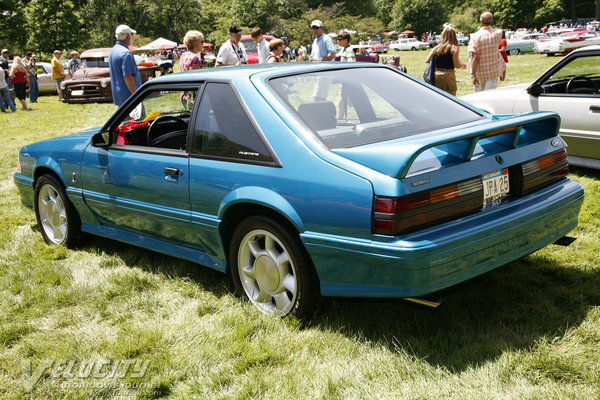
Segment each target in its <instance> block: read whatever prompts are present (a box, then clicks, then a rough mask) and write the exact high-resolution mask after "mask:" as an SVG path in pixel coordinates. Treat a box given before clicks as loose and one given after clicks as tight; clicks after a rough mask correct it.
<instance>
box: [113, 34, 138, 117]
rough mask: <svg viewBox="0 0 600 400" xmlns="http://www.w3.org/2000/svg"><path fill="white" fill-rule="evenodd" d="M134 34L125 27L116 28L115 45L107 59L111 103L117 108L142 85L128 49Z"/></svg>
mask: <svg viewBox="0 0 600 400" xmlns="http://www.w3.org/2000/svg"><path fill="white" fill-rule="evenodd" d="M134 34H135V31H134V30H133V29H131V28H130V27H128V26H127V25H119V26H117V30H116V32H115V36H116V38H117V43H116V44H115V46H114V47H113V48H112V50H111V51H110V56H109V58H108V66H109V69H110V84H111V88H112V95H113V103H115V104H116V105H118V106H120V105H122V104H123V103H125V100H127V99H128V98H129V96H131V94H132V93H133V92H135V90H136V89H137V88H139V87H140V86H141V85H142V78H141V77H140V71H139V70H138V67H137V64H136V63H135V59H134V58H133V53H132V52H131V50H129V47H128V46H131V44H132V43H133V35H134Z"/></svg>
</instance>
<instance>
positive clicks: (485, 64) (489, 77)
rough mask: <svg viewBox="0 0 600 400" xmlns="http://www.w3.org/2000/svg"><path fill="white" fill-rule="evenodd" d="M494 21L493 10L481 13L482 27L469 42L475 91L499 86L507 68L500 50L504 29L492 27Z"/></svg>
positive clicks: (480, 21)
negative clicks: (500, 78) (499, 81)
mask: <svg viewBox="0 0 600 400" xmlns="http://www.w3.org/2000/svg"><path fill="white" fill-rule="evenodd" d="M493 22H494V18H493V16H492V13H491V12H489V11H486V12H484V13H483V14H481V17H480V18H479V23H480V25H481V29H479V31H477V32H475V33H474V34H473V35H472V36H471V41H470V42H469V53H470V54H471V55H472V66H471V74H472V75H473V79H472V81H473V91H474V92H480V91H483V90H489V89H495V88H497V87H498V78H499V77H500V76H501V75H502V73H503V72H504V70H505V69H506V64H505V63H504V60H502V57H501V56H500V53H499V52H498V48H499V47H500V42H501V41H502V30H501V29H495V28H492V23H493Z"/></svg>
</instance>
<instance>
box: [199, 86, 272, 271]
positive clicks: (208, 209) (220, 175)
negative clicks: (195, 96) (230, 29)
mask: <svg viewBox="0 0 600 400" xmlns="http://www.w3.org/2000/svg"><path fill="white" fill-rule="evenodd" d="M192 130H193V133H192V135H193V136H192V146H191V150H190V175H191V180H190V201H191V210H192V214H191V220H192V229H193V231H194V234H195V235H196V238H197V240H201V241H202V243H203V245H204V247H205V248H206V249H207V250H206V251H207V255H208V256H209V257H211V258H212V259H216V260H219V259H220V260H223V259H224V258H225V255H224V254H222V247H221V246H220V238H219V232H218V225H219V222H220V219H219V218H220V217H219V208H220V206H221V205H222V204H223V200H224V198H225V197H226V196H228V195H231V193H233V192H234V191H235V190H236V189H239V188H240V187H242V186H243V187H249V188H256V187H259V186H264V185H265V182H267V181H268V179H269V178H268V177H269V174H272V173H274V172H273V171H274V170H275V169H277V168H276V167H278V166H280V164H279V161H278V160H277V158H276V157H275V155H274V153H273V151H272V149H271V148H270V146H269V145H268V143H267V141H266V139H265V138H264V136H263V134H262V132H261V131H260V129H259V128H258V126H257V124H256V123H255V122H254V119H253V118H252V117H251V114H250V113H249V112H248V111H247V109H246V106H245V104H244V102H243V101H242V100H241V97H240V96H239V94H238V91H237V90H236V89H235V87H234V86H233V84H232V83H229V82H207V83H206V85H205V87H204V90H203V93H202V97H201V99H200V103H199V107H198V111H197V113H196V117H195V122H194V126H193V127H192Z"/></svg>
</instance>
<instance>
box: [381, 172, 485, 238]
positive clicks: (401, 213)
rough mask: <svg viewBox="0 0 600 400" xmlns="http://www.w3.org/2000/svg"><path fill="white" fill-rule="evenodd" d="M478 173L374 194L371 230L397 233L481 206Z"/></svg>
mask: <svg viewBox="0 0 600 400" xmlns="http://www.w3.org/2000/svg"><path fill="white" fill-rule="evenodd" d="M482 197H483V185H482V184H481V179H480V178H479V177H477V178H474V179H469V180H467V181H463V182H459V183H456V184H453V185H448V186H444V187H441V188H436V189H433V190H430V191H427V192H420V193H416V194H412V195H408V196H403V197H384V196H375V200H374V208H373V210H374V213H373V232H374V233H378V234H383V235H397V234H399V233H402V232H406V231H410V230H413V229H416V228H419V227H423V226H427V225H431V224H433V223H435V222H441V221H444V220H447V219H451V218H455V217H458V216H460V215H464V214H467V213H469V212H472V211H476V210H478V209H481V206H482Z"/></svg>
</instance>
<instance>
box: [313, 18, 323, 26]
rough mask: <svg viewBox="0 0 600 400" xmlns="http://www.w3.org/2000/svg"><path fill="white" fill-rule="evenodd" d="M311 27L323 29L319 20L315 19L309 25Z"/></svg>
mask: <svg viewBox="0 0 600 400" xmlns="http://www.w3.org/2000/svg"><path fill="white" fill-rule="evenodd" d="M313 26H316V27H319V28H322V27H323V23H322V22H321V21H320V20H318V19H315V20H314V21H313V22H311V23H310V27H311V28H312V27H313Z"/></svg>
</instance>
